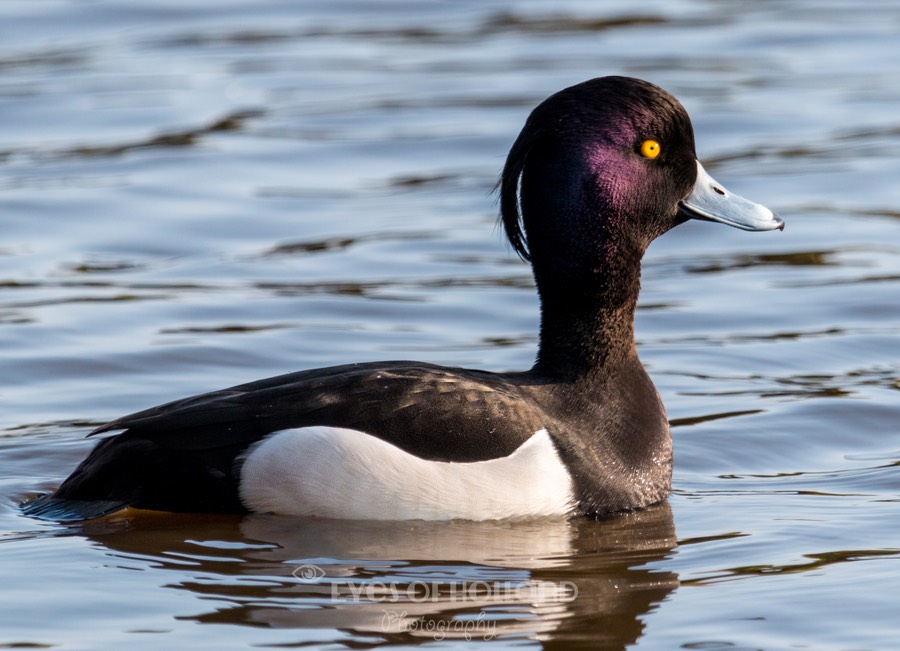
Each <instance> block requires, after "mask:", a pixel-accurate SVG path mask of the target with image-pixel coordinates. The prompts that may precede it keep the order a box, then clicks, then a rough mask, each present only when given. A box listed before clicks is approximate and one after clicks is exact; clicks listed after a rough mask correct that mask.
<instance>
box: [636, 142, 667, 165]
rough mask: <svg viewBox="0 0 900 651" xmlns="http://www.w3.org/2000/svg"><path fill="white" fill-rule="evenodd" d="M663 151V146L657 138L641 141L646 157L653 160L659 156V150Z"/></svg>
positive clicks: (642, 151) (642, 152)
mask: <svg viewBox="0 0 900 651" xmlns="http://www.w3.org/2000/svg"><path fill="white" fill-rule="evenodd" d="M660 151H662V148H661V147H660V146H659V143H658V142H656V141H655V140H645V141H644V142H642V143H641V155H642V156H643V157H644V158H649V159H650V160H653V159H654V158H656V157H657V156H659V152H660Z"/></svg>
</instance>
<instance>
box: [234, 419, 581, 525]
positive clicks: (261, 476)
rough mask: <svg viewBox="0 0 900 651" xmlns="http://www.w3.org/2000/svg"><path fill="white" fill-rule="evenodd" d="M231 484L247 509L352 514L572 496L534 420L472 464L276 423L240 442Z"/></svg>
mask: <svg viewBox="0 0 900 651" xmlns="http://www.w3.org/2000/svg"><path fill="white" fill-rule="evenodd" d="M240 490H241V499H242V500H243V502H244V504H245V505H246V506H247V508H248V509H250V510H251V511H254V512H257V513H280V514H283V515H302V516H317V517H323V518H347V519H354V520H450V519H454V518H460V519H466V520H497V519H501V518H524V517H538V516H551V515H565V514H568V513H570V512H571V510H572V508H573V505H574V499H573V492H572V478H571V477H570V475H569V473H568V471H567V470H566V468H565V466H564V465H563V464H562V462H561V461H560V458H559V454H557V452H556V448H555V447H554V446H553V442H552V441H551V440H550V436H549V435H548V434H547V430H544V429H542V430H539V431H538V432H535V434H534V435H533V436H532V437H531V438H529V439H528V440H527V441H525V443H523V444H522V445H521V446H519V448H518V449H517V450H516V451H515V452H513V453H512V454H511V455H509V456H507V457H501V458H499V459H490V460H488V461H476V462H472V463H452V462H446V461H427V460H425V459H422V458H420V457H417V456H415V455H412V454H409V453H408V452H404V451H403V450H401V449H400V448H398V447H396V446H394V445H391V444H390V443H386V442H385V441H382V440H381V439H378V438H375V437H374V436H370V435H369V434H365V433H364V432H358V431H356V430H350V429H341V428H336V427H304V428H300V429H293V430H285V431H282V432H276V433H274V434H272V435H270V436H269V437H267V438H266V439H264V440H263V441H261V442H260V443H258V444H256V445H255V446H254V447H252V448H251V449H250V451H249V453H248V455H247V457H246V460H245V461H244V465H243V468H242V469H241V487H240Z"/></svg>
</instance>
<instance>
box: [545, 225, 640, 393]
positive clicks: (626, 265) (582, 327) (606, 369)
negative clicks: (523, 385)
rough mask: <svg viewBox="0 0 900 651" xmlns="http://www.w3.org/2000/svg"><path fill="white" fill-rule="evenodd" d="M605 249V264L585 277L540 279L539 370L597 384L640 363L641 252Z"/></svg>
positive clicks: (607, 247) (603, 252) (556, 375)
mask: <svg viewBox="0 0 900 651" xmlns="http://www.w3.org/2000/svg"><path fill="white" fill-rule="evenodd" d="M602 248H603V251H602V255H600V256H598V258H597V259H599V260H603V261H604V262H603V263H602V265H598V266H597V267H596V268H594V269H590V270H587V271H586V272H583V273H582V274H580V276H581V277H578V278H553V277H552V276H551V277H550V278H537V281H538V293H539V294H540V297H541V326H540V340H539V346H538V354H537V361H536V363H535V366H534V371H535V372H537V373H539V374H541V375H546V376H554V377H560V378H565V379H568V380H572V381H578V380H588V381H594V382H596V381H598V380H599V381H602V380H603V379H604V378H605V377H607V376H609V375H610V374H611V373H614V372H616V370H617V369H621V368H622V366H623V365H626V364H629V363H632V362H634V361H635V360H637V352H636V348H635V341H634V313H635V308H636V306H637V300H638V294H639V292H640V277H641V268H640V262H641V253H642V251H640V250H637V247H621V246H616V245H615V244H612V243H610V244H607V245H604V246H603V247H602ZM629 249H633V250H629Z"/></svg>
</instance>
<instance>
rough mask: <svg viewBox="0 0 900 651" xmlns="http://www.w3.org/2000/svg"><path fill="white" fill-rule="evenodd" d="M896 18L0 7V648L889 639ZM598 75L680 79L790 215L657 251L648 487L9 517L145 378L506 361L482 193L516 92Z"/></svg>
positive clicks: (777, 12)
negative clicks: (439, 501) (605, 503)
mask: <svg viewBox="0 0 900 651" xmlns="http://www.w3.org/2000/svg"><path fill="white" fill-rule="evenodd" d="M898 36H900V12H898V8H897V5H896V3H895V2H888V1H884V2H877V1H875V0H865V1H863V2H855V3H843V2H828V1H826V0H794V1H788V0H784V1H776V0H771V1H768V2H755V3H753V2H747V3H736V2H735V3H720V2H713V1H711V0H706V1H701V0H697V1H687V0H678V1H666V2H662V1H655V2H654V1H651V2H643V3H640V4H638V3H633V2H625V1H624V0H621V1H613V2H605V3H596V2H586V1H585V2H548V1H546V0H535V1H533V2H518V3H511V2H478V3H475V2H462V3H444V2H418V3H416V2H378V3H367V2H350V1H344V0H329V1H328V2H303V3H286V2H255V3H249V2H246V3H242V2H217V3H215V4H211V3H203V2H184V1H183V0H179V1H178V2H173V1H169V2H153V3H150V2H141V1H138V0H134V1H131V2H126V1H120V2H106V1H97V2H92V3H84V2H66V1H56V0H47V1H45V2H33V1H15V0H7V1H6V2H3V3H2V4H0V232H2V237H0V351H2V353H0V491H2V493H0V532H2V533H0V566H2V567H0V576H2V577H3V581H2V586H0V648H16V647H18V646H22V645H25V646H29V645H30V646H31V647H35V646H41V647H45V646H46V647H53V648H62V649H95V648H122V647H125V646H127V647H128V648H130V649H135V650H136V649H143V648H147V649H158V648H161V647H165V648H188V647H190V648H196V649H203V648H210V649H229V648H245V647H266V648H268V647H276V648H281V647H298V646H309V647H312V648H347V647H353V648H364V647H371V646H400V647H403V646H413V645H419V644H427V645H430V646H435V647H442V648H443V647H453V646H461V647H466V648H468V647H469V646H471V645H473V644H475V643H477V644H478V645H485V646H487V645H495V646H497V645H499V646H502V647H511V646H518V647H540V646H543V647H548V648H574V647H577V646H586V647H590V648H604V649H623V648H626V647H629V648H630V647H635V648H638V649H678V648H684V649H706V650H710V649H716V650H718V649H722V650H725V649H728V650H736V649H766V650H770V649H797V648H808V649H817V650H819V649H835V650H846V651H850V650H859V649H879V650H881V649H895V648H897V644H898V643H897V638H898V633H900V630H898V625H897V615H898V612H900V611H898V605H897V596H898V588H897V586H898V585H900V524H898V523H900V519H898V500H900V471H898V466H900V400H898V398H900V394H898V390H900V380H898V376H900V340H898V334H900V300H898V297H900V293H898V285H900V183H898V179H900V113H898V111H897V107H898V105H900V45H898V44H900V38H898ZM603 74H626V75H632V76H638V77H642V78H645V79H648V80H650V81H653V82H655V83H658V84H659V85H661V86H663V87H664V88H667V89H668V90H670V91H671V92H673V93H674V94H675V95H676V96H678V97H679V98H680V99H681V100H682V102H683V103H684V104H685V106H686V107H687V109H688V110H689V112H690V113H691V115H692V117H693V121H694V128H695V131H696V135H697V143H698V152H699V154H700V157H701V159H702V160H703V161H704V164H705V165H706V167H707V169H709V170H710V172H711V173H713V174H714V175H715V177H716V178H717V179H718V180H720V181H721V182H722V183H724V184H725V185H726V186H728V187H729V188H730V189H731V190H733V191H735V192H738V193H739V194H743V195H745V196H748V197H751V198H753V199H755V200H757V201H760V202H762V203H765V204H766V205H768V206H770V207H771V208H773V209H774V210H776V211H777V212H778V213H779V214H781V215H782V216H783V217H784V219H785V221H786V223H787V227H786V229H785V231H784V232H783V233H765V234H750V233H743V232H739V231H736V230H733V229H728V228H724V227H720V226H716V225H711V224H702V223H691V224H686V225H684V226H682V227H679V228H678V229H676V230H675V231H673V232H671V233H669V234H667V235H666V236H665V237H664V238H662V239H661V240H659V241H657V242H656V243H654V244H653V246H652V247H651V249H650V251H649V253H648V255H647V258H646V259H645V265H644V275H643V292H642V295H641V304H640V308H639V310H638V322H637V334H638V345H639V350H640V354H641V358H642V359H643V361H644V363H645V365H646V366H647V367H648V369H649V371H650V373H651V375H652V376H653V379H654V381H655V383H656V385H657V387H658V388H659V390H660V393H661V394H662V396H663V399H664V401H665V403H666V406H667V409H668V412H669V416H670V418H671V420H672V424H673V435H674V439H675V450H676V452H675V455H676V456H675V476H674V492H673V495H672V497H671V498H670V500H669V501H668V502H667V503H666V504H664V505H661V506H659V507H657V508H654V509H650V510H648V511H646V512H642V513H636V514H632V515H628V516H624V517H620V518H615V519H612V520H609V521H604V522H592V521H571V522H540V523H524V524H523V523H489V524H472V523H446V524H423V523H403V524H371V523H354V522H331V523H323V522H307V521H297V520H292V519H286V518H272V517H250V518H244V519H240V518H197V517H180V516H179V517H176V516H165V515H152V514H140V513H137V514H128V515H126V516H122V517H118V518H114V519H112V520H110V521H106V522H99V523H90V524H87V525H83V526H59V525H54V524H47V523H40V522H36V521H33V520H29V519H26V518H23V517H21V516H20V515H19V513H18V510H17V504H18V502H20V501H21V500H23V499H25V498H26V497H28V496H31V495H34V494H36V493H38V492H42V491H47V490H50V489H52V488H53V487H55V486H56V485H58V483H59V482H60V481H61V480H62V479H63V478H64V477H65V476H66V474H67V473H68V472H69V471H70V470H71V469H72V468H73V467H74V465H75V464H76V463H77V462H78V461H79V460H80V459H81V458H82V457H83V456H84V455H85V454H86V453H87V451H88V450H89V449H90V447H91V445H92V442H91V441H89V440H85V439H84V438H83V435H84V434H85V432H86V431H87V430H89V429H90V428H91V427H92V426H94V425H99V424H101V423H103V422H105V421H106V420H108V419H111V418H113V417H116V416H119V415H122V414H124V413H128V412H131V411H134V410H137V409H141V408H144V407H147V406H151V405H154V404H158V403H160V402H164V401H166V400H170V399H174V398H177V397H181V396H185V395H189V394H192V393H197V392H200V391H205V390H212V389H217V388H222V387H224V386H228V385H231V384H236V383H239V382H244V381H248V380H251V379H255V378H258V377H264V376H268V375H274V374H277V373H281V372H286V371H291V370H297V369H301V368H309V367H315V366H323V365H331V364H338V363H343V362H352V361H362V360H374V359H386V358H393V359H401V358H412V359H420V360H424V361H429V362H435V363H443V364H453V365H464V366H476V367H481V368H487V369H492V370H505V369H522V368H526V367H528V366H529V365H530V364H531V361H532V359H533V356H534V347H535V342H536V340H535V332H536V327H537V300H536V298H535V295H534V290H533V287H532V282H531V277H530V274H529V270H528V268H527V267H526V266H525V265H524V264H522V263H521V262H520V261H518V260H517V259H516V258H515V256H514V255H512V254H511V252H510V250H509V247H508V246H507V245H506V244H505V243H503V241H502V238H501V235H500V232H499V231H498V230H497V228H496V226H495V219H496V206H495V204H494V200H493V197H492V196H491V194H490V192H491V189H492V187H493V185H494V183H495V181H496V178H497V174H498V172H499V169H500V167H501V166H502V163H503V160H504V156H505V154H506V151H507V150H508V148H509V146H510V144H511V143H512V141H513V139H514V138H515V136H516V134H517V133H518V130H519V128H520V127H521V125H522V123H523V121H524V119H525V117H526V116H527V114H528V112H529V111H530V109H531V108H532V107H533V106H534V105H535V104H537V103H538V102H539V101H541V100H542V99H543V98H544V97H546V96H547V95H549V94H550V93H552V92H554V91H556V90H559V89H560V88H562V87H564V86H567V85H570V84H572V83H577V82H579V81H582V80H584V79H588V78H591V77H595V76H599V75H603ZM304 572H306V574H304ZM467 638H469V640H467Z"/></svg>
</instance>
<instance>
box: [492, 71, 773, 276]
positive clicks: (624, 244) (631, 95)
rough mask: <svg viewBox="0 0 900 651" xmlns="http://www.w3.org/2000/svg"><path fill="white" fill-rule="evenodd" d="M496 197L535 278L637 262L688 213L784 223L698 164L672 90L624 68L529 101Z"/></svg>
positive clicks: (765, 224) (609, 270)
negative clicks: (529, 110) (633, 75)
mask: <svg viewBox="0 0 900 651" xmlns="http://www.w3.org/2000/svg"><path fill="white" fill-rule="evenodd" d="M500 204H501V219H502V222H503V225H504V228H505V231H506V234H507V236H508V238H509V241H510V243H511V244H512V246H513V248H514V249H515V250H516V252H517V253H518V254H519V255H520V256H521V257H522V258H524V259H525V260H530V261H531V262H532V266H533V267H534V272H535V277H536V280H537V282H538V286H539V288H540V287H541V286H542V285H547V284H556V285H566V286H572V285H573V283H574V285H581V286H585V288H587V286H589V285H592V284H594V282H603V281H604V280H605V281H607V282H608V281H609V280H610V279H611V278H614V277H616V276H619V275H621V274H620V272H622V271H623V270H625V269H627V268H628V267H635V268H639V262H640V258H641V256H642V255H643V253H644V251H645V250H646V248H647V246H648V245H649V244H650V242H651V241H653V240H654V239H655V238H656V237H658V236H660V235H662V234H663V233H665V232H666V231H668V230H669V229H671V228H673V227H674V226H676V225H678V224H680V223H682V222H684V221H686V220H688V219H702V220H706V221H716V222H721V223H723V224H727V225H729V226H734V227H736V228H741V229H744V230H751V231H765V230H773V229H782V228H783V227H784V223H783V222H782V221H781V219H779V218H778V217H776V216H775V215H774V213H772V211H771V210H769V209H768V208H765V207H764V206H761V205H759V204H756V203H754V202H752V201H749V200H747V199H744V198H742V197H739V196H737V195H734V194H732V193H730V192H728V191H727V190H726V189H725V188H724V187H723V186H722V185H721V184H720V183H717V182H716V181H715V180H714V179H713V178H712V177H711V176H710V175H709V174H708V173H707V172H706V171H705V170H704V169H703V166H702V165H701V164H700V163H699V162H698V160H697V154H696V151H695V148H694V131H693V127H692V126H691V121H690V118H689V117H688V114H687V112H686V111H685V109H684V107H683V106H682V105H681V104H680V103H679V102H678V100H677V99H675V98H674V97H673V96H672V95H670V94H669V93H667V92H666V91H664V90H663V89H661V88H659V87H657V86H655V85H653V84H651V83H648V82H646V81H642V80H640V79H632V78H627V77H602V78H598V79H592V80H590V81H586V82H584V83H581V84H578V85H575V86H572V87H570V88H566V89H565V90H562V91H560V92H558V93H556V94H554V95H552V96H551V97H549V98H548V99H547V100H545V101H544V102H542V103H541V104H540V105H539V106H538V107H537V108H535V109H534V111H533V112H532V113H531V115H530V116H529V118H528V120H527V122H526V124H525V126H524V128H523V129H522V132H521V133H520V134H519V137H518V138H517V139H516V141H515V143H514V144H513V147H512V149H511V151H510V153H509V156H508V158H507V161H506V165H505V167H504V169H503V174H502V176H501V180H500ZM592 278H593V279H594V280H593V281H592V280H591V279H592Z"/></svg>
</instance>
